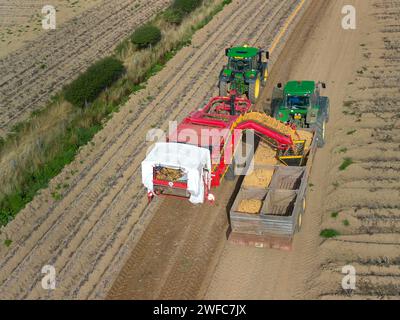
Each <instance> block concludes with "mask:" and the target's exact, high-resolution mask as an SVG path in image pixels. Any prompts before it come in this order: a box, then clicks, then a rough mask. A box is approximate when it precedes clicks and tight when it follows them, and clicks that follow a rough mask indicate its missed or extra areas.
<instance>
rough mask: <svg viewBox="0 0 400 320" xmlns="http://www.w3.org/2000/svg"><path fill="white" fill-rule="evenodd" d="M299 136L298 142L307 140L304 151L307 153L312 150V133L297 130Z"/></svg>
mask: <svg viewBox="0 0 400 320" xmlns="http://www.w3.org/2000/svg"><path fill="white" fill-rule="evenodd" d="M297 134H298V135H299V138H298V140H305V141H306V142H305V145H304V149H305V150H306V151H307V150H308V149H309V148H310V145H311V142H312V138H313V133H312V132H310V131H305V130H301V129H300V130H297Z"/></svg>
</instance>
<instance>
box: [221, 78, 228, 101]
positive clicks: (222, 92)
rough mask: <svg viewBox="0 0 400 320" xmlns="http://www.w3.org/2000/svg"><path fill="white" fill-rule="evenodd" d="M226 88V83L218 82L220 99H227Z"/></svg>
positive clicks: (223, 81)
mask: <svg viewBox="0 0 400 320" xmlns="http://www.w3.org/2000/svg"><path fill="white" fill-rule="evenodd" d="M228 87H229V83H228V82H226V81H225V80H220V81H219V95H220V96H221V97H227V96H228Z"/></svg>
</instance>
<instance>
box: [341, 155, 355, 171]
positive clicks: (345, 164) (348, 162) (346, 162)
mask: <svg viewBox="0 0 400 320" xmlns="http://www.w3.org/2000/svg"><path fill="white" fill-rule="evenodd" d="M353 163H354V162H353V160H352V159H351V158H344V159H343V162H342V164H341V165H340V166H339V170H340V171H343V170H346V169H347V168H348V167H349V166H351V165H352V164H353Z"/></svg>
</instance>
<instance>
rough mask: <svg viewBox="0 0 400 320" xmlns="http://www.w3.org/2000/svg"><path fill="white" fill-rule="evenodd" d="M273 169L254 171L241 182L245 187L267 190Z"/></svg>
mask: <svg viewBox="0 0 400 320" xmlns="http://www.w3.org/2000/svg"><path fill="white" fill-rule="evenodd" d="M273 174H274V169H255V170H254V171H253V172H252V173H251V174H249V175H248V176H246V178H244V181H243V185H244V186H245V187H260V188H267V187H268V186H269V184H270V183H271V180H272V176H273Z"/></svg>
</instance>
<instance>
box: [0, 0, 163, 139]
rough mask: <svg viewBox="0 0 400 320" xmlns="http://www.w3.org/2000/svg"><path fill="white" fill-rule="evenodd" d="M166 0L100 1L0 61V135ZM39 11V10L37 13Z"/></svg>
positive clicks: (104, 52) (105, 52)
mask: <svg viewBox="0 0 400 320" xmlns="http://www.w3.org/2000/svg"><path fill="white" fill-rule="evenodd" d="M169 3H170V0H149V1H144V0H121V1H110V0H104V1H103V2H102V3H100V4H99V5H98V6H95V7H93V8H90V9H88V10H86V11H84V12H83V13H82V14H81V15H78V16H76V17H74V18H72V19H71V20H69V21H68V22H66V23H64V24H62V25H61V26H60V27H58V28H57V29H56V30H54V31H53V30H52V31H49V32H46V33H44V34H43V33H42V35H41V36H39V37H37V38H36V39H34V40H32V41H31V42H29V43H27V44H26V45H24V46H23V47H22V48H20V49H18V50H16V51H14V52H12V53H10V54H9V55H7V56H5V57H2V58H1V59H0V74H1V75H2V76H1V80H0V135H4V133H6V132H7V131H8V130H9V129H10V128H11V127H12V125H13V124H15V123H17V122H18V121H20V120H23V119H25V118H26V117H27V116H29V114H30V112H32V111H33V110H35V109H37V108H40V107H43V106H44V104H45V103H47V101H48V100H49V99H50V97H51V95H54V94H55V93H56V92H57V91H58V90H59V89H61V88H62V87H63V86H64V85H65V84H67V83H68V82H70V81H71V80H72V79H74V78H76V77H77V76H78V75H79V72H81V71H84V70H85V68H87V67H88V66H89V65H90V64H92V63H93V61H96V60H97V59H99V58H101V57H104V56H106V55H107V54H109V53H111V52H112V50H113V49H114V47H115V46H116V45H117V44H118V43H119V42H120V41H121V40H122V39H124V38H125V37H126V36H127V35H129V34H130V33H131V32H132V30H133V29H134V28H136V27H137V26H139V25H141V24H142V23H143V22H145V21H147V20H148V19H149V18H151V17H152V16H154V15H155V14H156V13H157V12H159V11H160V10H161V9H162V8H165V7H166V6H167V5H168V4H169ZM39 13H40V11H39Z"/></svg>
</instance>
